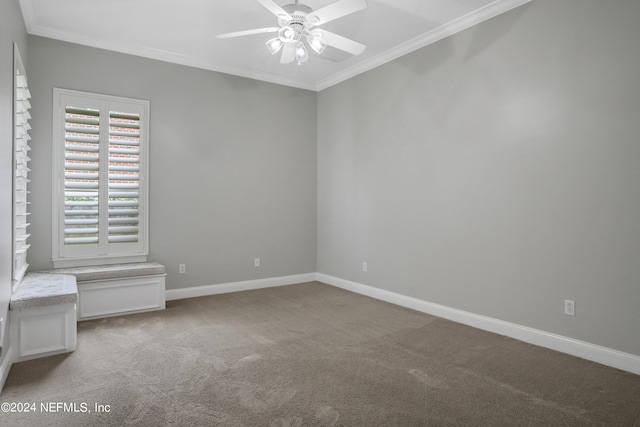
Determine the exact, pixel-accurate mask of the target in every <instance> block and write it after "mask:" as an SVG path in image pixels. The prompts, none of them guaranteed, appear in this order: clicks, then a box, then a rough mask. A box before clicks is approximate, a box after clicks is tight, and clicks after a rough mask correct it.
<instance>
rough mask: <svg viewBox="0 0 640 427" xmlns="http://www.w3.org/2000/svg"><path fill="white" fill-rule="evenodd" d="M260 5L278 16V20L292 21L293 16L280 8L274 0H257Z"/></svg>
mask: <svg viewBox="0 0 640 427" xmlns="http://www.w3.org/2000/svg"><path fill="white" fill-rule="evenodd" d="M256 1H257V2H258V3H260V4H261V5H263V6H264V7H266V8H267V9H268V10H269V12H271V13H273V14H274V15H276V16H277V17H278V18H283V19H285V20H287V21H290V20H291V15H289V14H288V13H287V11H286V10H284V9H283V8H281V7H280V6H278V5H277V4H276V3H275V2H274V1H273V0H256Z"/></svg>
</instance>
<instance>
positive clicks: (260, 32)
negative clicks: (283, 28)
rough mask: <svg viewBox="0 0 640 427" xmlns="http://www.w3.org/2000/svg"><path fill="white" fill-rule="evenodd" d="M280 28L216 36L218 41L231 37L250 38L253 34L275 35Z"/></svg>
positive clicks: (258, 29)
mask: <svg viewBox="0 0 640 427" xmlns="http://www.w3.org/2000/svg"><path fill="white" fill-rule="evenodd" d="M279 29H280V28H278V27H269V28H256V29H254V30H244V31H236V32H233V33H225V34H218V35H217V36H216V38H217V39H228V38H231V37H240V36H249V35H251V34H263V33H275V32H276V31H278V30H279Z"/></svg>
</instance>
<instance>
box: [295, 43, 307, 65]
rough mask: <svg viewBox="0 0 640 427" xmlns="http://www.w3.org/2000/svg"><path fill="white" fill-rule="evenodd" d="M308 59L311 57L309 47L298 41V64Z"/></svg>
mask: <svg viewBox="0 0 640 427" xmlns="http://www.w3.org/2000/svg"><path fill="white" fill-rule="evenodd" d="M307 59H309V52H307V48H306V47H304V43H302V42H298V44H296V61H298V64H302V63H303V62H305V61H306V60H307Z"/></svg>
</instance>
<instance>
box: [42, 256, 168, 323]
mask: <svg viewBox="0 0 640 427" xmlns="http://www.w3.org/2000/svg"><path fill="white" fill-rule="evenodd" d="M48 272H49V273H54V272H55V273H57V274H69V275H73V276H74V277H75V278H76V282H77V284H78V320H88V319H99V318H102V317H110V316H120V315H123V314H131V313H140V312H144V311H152V310H163V309H164V308H165V277H166V273H165V267H164V265H162V264H159V263H157V262H140V263H129V264H112V265H96V266H84V267H70V268H57V269H54V270H49V271H48Z"/></svg>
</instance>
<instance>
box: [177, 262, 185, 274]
mask: <svg viewBox="0 0 640 427" xmlns="http://www.w3.org/2000/svg"><path fill="white" fill-rule="evenodd" d="M186 272H187V264H180V265H179V266H178V273H180V274H184V273H186Z"/></svg>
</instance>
